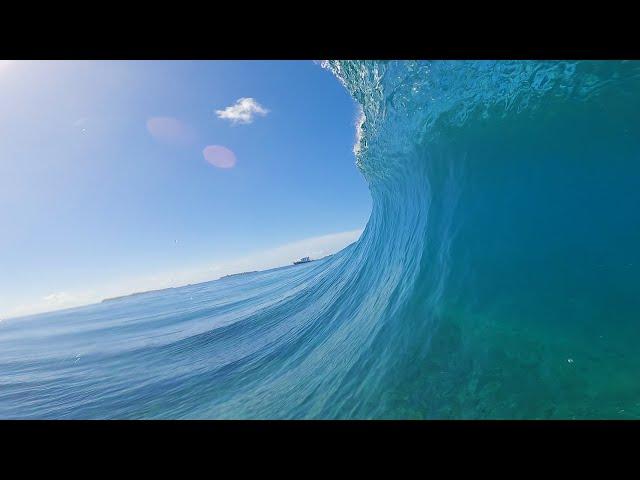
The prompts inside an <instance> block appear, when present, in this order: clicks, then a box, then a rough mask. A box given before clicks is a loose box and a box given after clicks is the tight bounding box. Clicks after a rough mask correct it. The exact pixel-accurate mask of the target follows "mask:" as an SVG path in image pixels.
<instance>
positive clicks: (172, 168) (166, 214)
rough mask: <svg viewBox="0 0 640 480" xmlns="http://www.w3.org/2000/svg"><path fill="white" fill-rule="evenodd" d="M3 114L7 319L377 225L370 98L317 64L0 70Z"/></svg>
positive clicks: (1, 209)
mask: <svg viewBox="0 0 640 480" xmlns="http://www.w3.org/2000/svg"><path fill="white" fill-rule="evenodd" d="M243 99H244V100H243ZM0 105H2V108H1V109H0V226H1V231H0V318H1V317H4V316H14V315H21V314H28V313H32V312H37V311H46V310H51V309H56V308H64V307H69V306H74V305H78V304H83V303H91V302H94V301H99V300H100V299H102V298H104V297H106V296H112V295H119V294H124V293H130V292H132V291H139V290H145V289H151V288H163V287H166V286H176V285H181V284H186V283H192V282H194V281H204V280H207V279H214V278H217V277H219V276H220V275H223V274H226V273H231V272H234V271H242V270H244V269H256V268H268V267H271V266H276V265H282V264H287V263H289V262H290V261H292V260H294V259H295V258H297V257H298V256H302V255H306V254H309V255H312V256H314V255H316V256H319V255H323V254H327V253H333V252H334V251H336V250H337V249H339V248H342V247H343V246H344V245H346V244H348V243H350V242H351V241H353V240H355V239H356V238H357V236H358V234H359V231H360V229H362V228H363V227H364V225H365V224H366V221H367V219H368V215H369V212H370V208H371V205H370V204H371V200H370V196H369V192H368V189H367V186H366V184H365V181H364V179H363V178H362V176H361V174H360V172H359V171H358V170H357V168H356V167H355V164H354V156H353V151H352V148H353V144H354V138H355V128H354V124H355V121H356V111H357V110H356V105H355V103H354V102H353V100H352V99H351V98H350V97H349V95H348V94H347V92H346V91H345V90H344V88H343V87H342V86H341V85H340V84H339V82H338V81H337V80H336V79H335V78H334V77H333V76H332V75H331V74H330V73H329V72H328V71H326V70H324V69H322V68H321V67H320V66H319V65H318V64H316V63H314V62H311V61H306V62H297V61H295V62H284V61H275V62H266V61H256V62H245V61H243V62H238V61H220V62H218V61H215V62H199V61H194V62H185V61H178V62H158V61H148V62H131V61H123V62H0ZM205 157H206V158H205Z"/></svg>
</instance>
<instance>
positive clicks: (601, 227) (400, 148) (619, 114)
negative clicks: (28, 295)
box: [0, 61, 640, 418]
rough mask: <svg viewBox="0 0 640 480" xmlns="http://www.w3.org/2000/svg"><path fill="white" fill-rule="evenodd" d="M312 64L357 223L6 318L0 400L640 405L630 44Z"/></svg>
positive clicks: (435, 413) (634, 78) (352, 410)
mask: <svg viewBox="0 0 640 480" xmlns="http://www.w3.org/2000/svg"><path fill="white" fill-rule="evenodd" d="M324 66H325V67H326V68H329V69H330V70H331V71H333V72H334V74H335V75H336V76H337V77H338V79H339V80H340V81H341V82H342V83H343V84H344V86H345V87H346V88H347V90H348V91H349V92H350V93H351V95H352V96H353V97H354V98H355V100H356V101H357V102H358V103H359V104H360V106H361V107H362V119H361V120H362V121H361V123H360V124H359V125H358V141H357V145H356V148H355V151H356V157H357V165H358V167H359V168H360V170H361V171H362V173H363V175H364V177H365V179H366V180H367V182H368V184H369V187H370V191H371V195H372V200H373V207H372V212H371V217H370V219H369V222H368V224H367V226H366V228H365V230H364V232H363V234H362V236H361V238H360V240H359V241H358V242H356V243H355V244H352V245H351V246H349V247H347V248H346V249H344V250H343V251H341V252H340V253H338V254H336V255H334V256H332V257H330V258H327V259H324V260H322V261H319V262H314V263H311V264H307V265H301V266H296V267H287V268H282V269H276V270H272V271H268V272H260V273H255V274H250V275H247V276H242V277H232V278H228V279H224V280H219V281H215V282H209V283H205V284H200V285H195V286H189V287H183V288H180V289H174V290H169V291H164V292H155V293H149V294H145V295H141V296H138V297H131V298H128V299H123V300H120V301H117V302H111V303H103V304H100V305H94V306H89V307H83V308H78V309H74V310H70V311H66V312H57V313H51V314H46V315H38V316H34V317H30V318H24V319H16V320H6V321H5V322H3V323H0V417H2V418H640V382H638V372H639V371H640V349H638V348H637V347H636V339H637V338H639V336H640V269H639V266H640V250H639V248H638V247H639V246H640V63H639V62H609V61H605V62H592V61H584V62H523V61H514V62H511V61H509V62H507V61H498V62H491V61H469V62H466V61H464V62H463V61H437V62H355V61H353V62H351V61H348V62H326V63H325V65H324Z"/></svg>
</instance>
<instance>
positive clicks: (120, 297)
mask: <svg viewBox="0 0 640 480" xmlns="http://www.w3.org/2000/svg"><path fill="white" fill-rule="evenodd" d="M330 256H331V255H325V256H324V257H322V258H319V259H317V260H324V259H325V258H327V257H330ZM301 260H302V261H301ZM301 260H298V261H296V262H294V264H296V265H297V264H298V263H308V262H314V261H317V260H315V259H314V260H311V259H310V258H309V257H304V258H302V259H301ZM290 266H291V265H283V266H282V267H275V268H273V269H267V270H251V271H250V272H240V273H230V274H228V275H224V276H222V277H220V278H217V279H216V280H209V281H213V282H216V281H218V280H224V279H225V278H231V277H241V276H243V275H251V274H252V273H260V272H266V271H269V270H277V269H280V268H287V267H290ZM209 281H206V282H202V283H208V282H209ZM192 285H193V284H192V283H189V284H188V285H182V286H180V287H167V288H159V289H157V290H147V291H146V292H135V293H130V294H128V295H120V296H118V297H111V298H105V299H104V300H102V301H101V302H100V303H107V302H115V301H117V300H124V299H125V298H131V297H137V296H139V295H146V294H147V293H157V292H165V291H168V290H175V289H177V288H183V287H190V286H192Z"/></svg>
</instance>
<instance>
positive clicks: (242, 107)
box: [216, 97, 269, 125]
mask: <svg viewBox="0 0 640 480" xmlns="http://www.w3.org/2000/svg"><path fill="white" fill-rule="evenodd" d="M267 113H269V110H267V109H266V108H264V107H263V106H262V105H260V104H259V103H258V102H257V101H256V99H255V98H250V97H249V98H248V97H243V98H239V99H238V100H237V101H236V103H234V104H233V105H231V106H229V107H227V108H225V109H224V110H216V115H218V118H222V119H223V120H230V121H231V124H232V125H235V124H237V123H240V124H244V125H246V124H249V123H252V122H253V119H254V117H255V116H256V115H259V116H261V117H264V116H265V115H266V114H267Z"/></svg>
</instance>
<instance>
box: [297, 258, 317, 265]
mask: <svg viewBox="0 0 640 480" xmlns="http://www.w3.org/2000/svg"><path fill="white" fill-rule="evenodd" d="M309 262H313V260H311V259H310V258H309V257H302V258H301V259H300V260H296V261H295V262H293V264H294V265H300V264H301V263H309Z"/></svg>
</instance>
